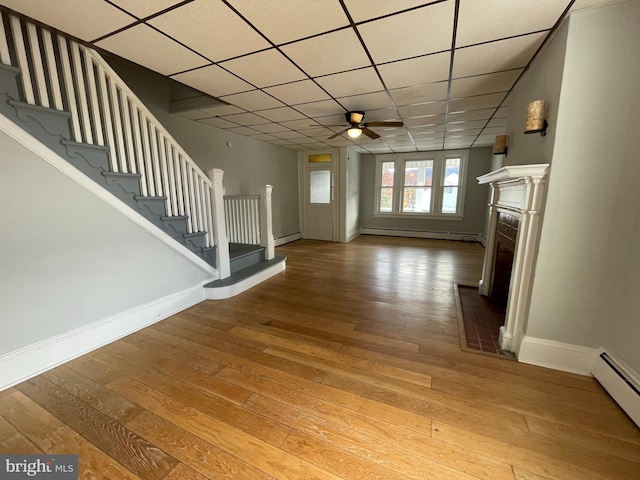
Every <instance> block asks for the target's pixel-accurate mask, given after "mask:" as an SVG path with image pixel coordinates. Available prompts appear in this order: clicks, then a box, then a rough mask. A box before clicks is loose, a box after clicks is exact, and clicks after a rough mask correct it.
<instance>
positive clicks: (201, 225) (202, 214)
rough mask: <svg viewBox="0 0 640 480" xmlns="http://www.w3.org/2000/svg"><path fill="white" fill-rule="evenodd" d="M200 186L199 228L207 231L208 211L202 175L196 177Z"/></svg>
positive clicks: (201, 230)
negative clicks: (206, 210) (206, 209)
mask: <svg viewBox="0 0 640 480" xmlns="http://www.w3.org/2000/svg"><path fill="white" fill-rule="evenodd" d="M196 180H197V185H198V188H197V190H196V197H197V202H198V230H199V231H200V232H206V231H207V222H206V220H207V219H206V217H205V215H206V213H205V208H204V179H203V178H202V177H201V176H199V175H198V176H197V177H196Z"/></svg>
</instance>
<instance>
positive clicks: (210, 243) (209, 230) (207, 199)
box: [204, 185, 214, 247]
mask: <svg viewBox="0 0 640 480" xmlns="http://www.w3.org/2000/svg"><path fill="white" fill-rule="evenodd" d="M204 196H205V203H204V206H205V208H206V210H207V245H206V246H207V247H212V246H213V245H214V239H213V215H212V212H211V189H210V188H209V186H208V185H205V189H204Z"/></svg>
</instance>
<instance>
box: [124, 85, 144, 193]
mask: <svg viewBox="0 0 640 480" xmlns="http://www.w3.org/2000/svg"><path fill="white" fill-rule="evenodd" d="M127 103H128V104H129V109H130V112H131V117H132V120H133V125H132V128H131V131H132V133H133V144H134V145H135V148H136V165H137V166H138V173H139V174H140V175H142V177H141V178H140V187H141V188H140V190H141V192H142V196H143V197H146V196H147V195H148V190H147V178H148V175H147V171H146V170H145V167H144V154H143V153H142V141H141V138H140V137H141V130H140V116H139V112H138V107H136V106H135V104H134V103H133V101H131V99H129V98H128V97H127Z"/></svg>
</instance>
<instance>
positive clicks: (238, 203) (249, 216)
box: [224, 185, 275, 260]
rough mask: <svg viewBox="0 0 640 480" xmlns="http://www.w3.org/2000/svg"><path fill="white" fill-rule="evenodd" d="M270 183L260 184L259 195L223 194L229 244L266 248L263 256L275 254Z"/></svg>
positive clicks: (269, 257)
mask: <svg viewBox="0 0 640 480" xmlns="http://www.w3.org/2000/svg"><path fill="white" fill-rule="evenodd" d="M272 189H273V187H272V186H271V185H263V186H262V187H260V195H229V196H225V197H224V212H225V219H226V222H225V225H226V229H227V237H228V239H229V241H230V242H232V243H244V244H248V245H260V246H262V247H265V258H266V259H267V260H271V259H272V258H273V257H274V256H275V241H274V239H273V232H272V230H273V228H272V225H273V221H272V213H271V191H272Z"/></svg>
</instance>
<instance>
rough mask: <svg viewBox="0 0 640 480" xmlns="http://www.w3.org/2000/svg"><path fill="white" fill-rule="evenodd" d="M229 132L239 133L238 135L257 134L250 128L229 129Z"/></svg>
mask: <svg viewBox="0 0 640 480" xmlns="http://www.w3.org/2000/svg"><path fill="white" fill-rule="evenodd" d="M226 130H227V132H232V133H237V134H238V135H254V134H256V133H259V132H257V131H256V130H254V129H253V128H249V127H235V128H227V129H226Z"/></svg>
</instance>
